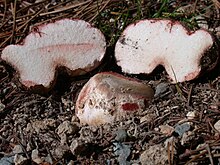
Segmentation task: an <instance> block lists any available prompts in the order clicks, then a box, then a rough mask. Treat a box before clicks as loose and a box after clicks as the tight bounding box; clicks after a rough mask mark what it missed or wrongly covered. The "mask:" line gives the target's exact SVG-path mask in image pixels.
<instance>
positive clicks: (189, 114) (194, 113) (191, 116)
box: [186, 111, 198, 120]
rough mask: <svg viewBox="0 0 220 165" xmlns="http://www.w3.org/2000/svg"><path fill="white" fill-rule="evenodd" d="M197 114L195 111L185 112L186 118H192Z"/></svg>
mask: <svg viewBox="0 0 220 165" xmlns="http://www.w3.org/2000/svg"><path fill="white" fill-rule="evenodd" d="M197 116H198V113H197V111H190V112H188V113H187V114H186V117H187V119H189V120H193V119H195V118H196V117H197Z"/></svg>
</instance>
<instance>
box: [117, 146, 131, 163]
mask: <svg viewBox="0 0 220 165" xmlns="http://www.w3.org/2000/svg"><path fill="white" fill-rule="evenodd" d="M113 144H114V148H113V150H114V153H115V155H116V156H118V158H117V159H118V163H119V164H120V165H129V164H130V163H129V162H128V161H127V158H128V157H129V155H130V153H131V145H125V144H122V143H113Z"/></svg>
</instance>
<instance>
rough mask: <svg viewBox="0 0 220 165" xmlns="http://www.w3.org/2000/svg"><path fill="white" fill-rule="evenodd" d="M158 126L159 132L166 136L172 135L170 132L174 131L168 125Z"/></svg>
mask: <svg viewBox="0 0 220 165" xmlns="http://www.w3.org/2000/svg"><path fill="white" fill-rule="evenodd" d="M159 128H160V132H161V133H163V134H165V135H167V136H170V135H172V133H173V132H174V128H173V127H171V126H169V125H160V126H159Z"/></svg>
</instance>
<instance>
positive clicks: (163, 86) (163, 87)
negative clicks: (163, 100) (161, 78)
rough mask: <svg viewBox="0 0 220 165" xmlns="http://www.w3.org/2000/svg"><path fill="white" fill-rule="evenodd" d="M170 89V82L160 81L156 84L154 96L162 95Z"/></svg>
mask: <svg viewBox="0 0 220 165" xmlns="http://www.w3.org/2000/svg"><path fill="white" fill-rule="evenodd" d="M168 90H169V84H168V83H159V84H158V85H157V86H156V89H155V94H154V97H161V96H162V95H163V94H165V93H166V92H167V91H168Z"/></svg>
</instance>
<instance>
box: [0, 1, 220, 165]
mask: <svg viewBox="0 0 220 165" xmlns="http://www.w3.org/2000/svg"><path fill="white" fill-rule="evenodd" d="M15 6H16V7H15ZM219 7H220V4H219V2H218V1H215V0H212V1H206V0H200V1H189V2H187V3H186V2H185V1H181V0H177V1H169V0H168V1H166V0H164V1H156V2H155V1H139V0H138V1H132V0H131V1H129V0H126V1H125V0H123V1H117V0H110V1H109V0H108V1H107V0H106V1H95V2H93V1H59V0H51V1H48V0H36V1H35V0H29V1H19V0H18V1H12V0H9V1H6V0H5V1H0V18H1V19H0V29H1V31H0V53H1V51H2V49H3V48H4V47H5V46H7V45H9V44H15V43H21V42H22V39H24V37H25V36H26V35H27V34H28V33H29V32H30V31H32V30H37V28H34V27H35V26H36V25H39V24H42V23H45V22H51V21H54V20H57V19H60V18H80V19H84V20H86V21H88V22H90V23H92V24H93V25H94V26H95V27H97V28H99V29H100V30H101V31H102V32H103V33H104V35H105V36H106V40H107V43H108V47H107V53H106V57H105V59H104V61H103V64H102V65H101V66H100V67H99V68H98V69H96V70H95V71H93V72H91V73H88V74H86V75H84V76H80V77H69V76H68V75H67V74H66V73H63V74H59V75H58V77H57V82H56V84H55V86H54V88H53V89H52V90H51V91H50V92H49V93H47V94H39V93H34V92H33V91H30V90H27V89H25V88H24V87H23V86H22V85H21V84H20V83H19V82H18V77H19V75H18V74H17V73H16V71H15V70H14V69H13V68H12V67H11V66H9V65H8V64H6V63H5V62H4V61H0V164H3V165H12V164H19V165H25V164H41V165H50V164H53V165H61V164H68V165H73V164H74V165H75V164H100V165H103V164H107V165H113V164H120V165H129V164H132V165H139V164H143V165H144V164H146V165H151V164H152V165H155V164H158V165H160V164H170V165H174V164H188V165H189V164H191V165H201V164H204V165H207V164H211V165H214V164H220V154H219V153H220V67H219V64H218V65H217V67H216V68H215V69H214V70H212V71H210V72H208V73H205V74H204V75H203V76H201V77H200V78H198V79H196V80H193V81H190V82H184V83H179V84H176V85H175V84H170V83H169V80H168V79H167V75H166V72H165V71H164V69H163V68H160V67H159V68H157V69H156V71H155V72H154V73H153V74H151V75H148V76H147V75H126V76H130V77H135V78H138V79H140V80H142V81H143V83H146V84H149V85H150V86H151V87H152V88H153V89H154V91H155V93H156V94H155V98H154V99H153V100H152V101H151V102H150V105H149V107H148V108H147V109H144V110H142V111H138V112H135V113H132V114H130V115H126V116H124V117H123V118H121V119H120V120H116V121H115V122H114V123H111V124H105V125H102V126H88V125H81V124H80V122H79V119H78V118H77V117H76V116H75V108H74V105H75V101H76V98H77V95H78V93H79V92H80V90H81V88H82V87H83V85H84V84H85V83H86V82H87V81H88V80H89V78H90V77H91V76H92V75H94V74H95V73H98V72H101V71H114V72H118V73H121V71H120V68H119V67H117V65H116V63H115V60H114V45H115V42H116V41H117V39H118V37H119V36H120V34H121V32H122V30H123V29H124V28H125V27H126V26H127V25H128V24H129V23H131V22H134V21H136V20H138V19H144V18H152V17H154V18H171V19H175V20H179V21H183V22H184V23H185V24H187V25H188V26H190V27H191V28H193V29H198V28H201V27H202V26H203V28H207V29H208V30H210V31H212V32H213V34H214V35H215V36H216V38H217V39H219V37H220V36H219V33H220V21H219V19H220V15H219V12H220V9H219ZM196 18H200V19H199V20H197V19H196ZM216 51H219V50H216ZM121 74H123V73H121Z"/></svg>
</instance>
